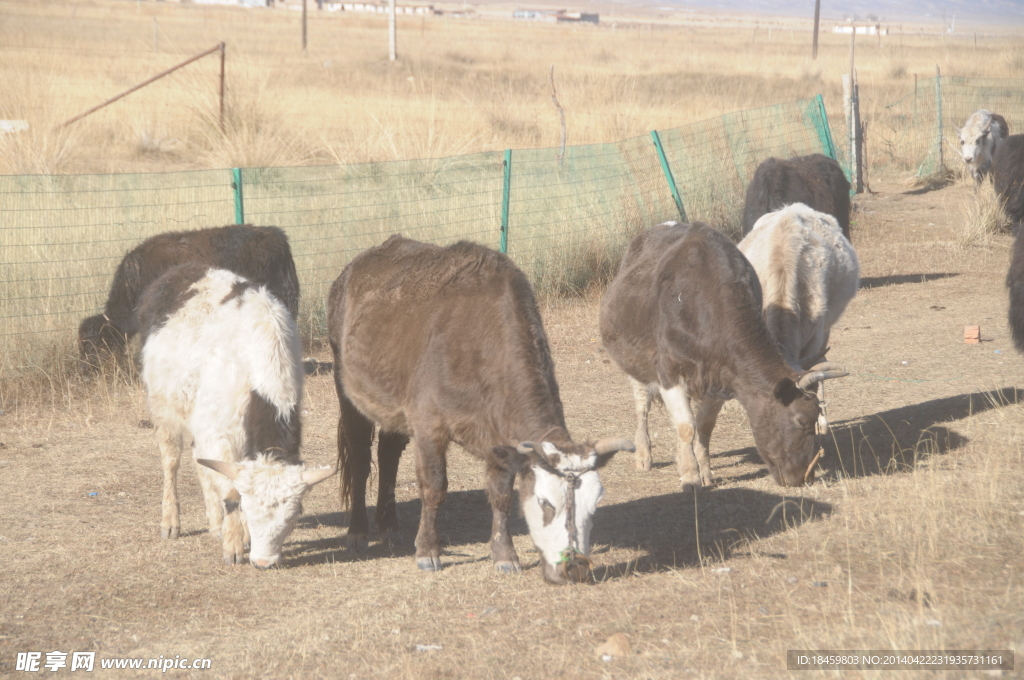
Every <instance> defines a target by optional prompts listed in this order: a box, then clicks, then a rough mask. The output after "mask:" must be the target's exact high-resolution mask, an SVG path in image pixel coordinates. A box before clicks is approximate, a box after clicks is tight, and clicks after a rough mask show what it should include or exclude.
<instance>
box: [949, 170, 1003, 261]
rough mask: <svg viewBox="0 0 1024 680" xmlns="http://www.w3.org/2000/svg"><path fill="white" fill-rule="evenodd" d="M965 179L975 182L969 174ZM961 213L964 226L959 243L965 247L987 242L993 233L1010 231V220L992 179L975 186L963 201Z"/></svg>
mask: <svg viewBox="0 0 1024 680" xmlns="http://www.w3.org/2000/svg"><path fill="white" fill-rule="evenodd" d="M963 181H966V182H970V183H971V184H973V183H974V180H973V179H972V178H971V177H969V176H968V177H965V178H964V180H963ZM961 215H962V220H963V226H962V233H961V236H960V240H959V245H960V246H961V247H964V248H967V247H970V246H974V245H978V244H984V243H987V242H988V241H989V239H990V237H991V236H992V235H993V234H1008V233H1009V231H1010V221H1009V219H1007V217H1006V213H1005V212H1004V211H1003V205H1002V202H1001V201H1000V200H999V197H998V196H997V195H996V192H995V189H994V188H993V186H992V183H991V182H990V181H989V182H984V183H982V184H981V186H977V187H975V190H974V193H973V194H972V195H971V196H970V197H968V198H967V199H966V200H965V201H964V202H963V204H962V208H961Z"/></svg>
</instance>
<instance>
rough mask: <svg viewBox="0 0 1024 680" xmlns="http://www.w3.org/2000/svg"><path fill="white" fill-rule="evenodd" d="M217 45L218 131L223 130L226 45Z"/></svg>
mask: <svg viewBox="0 0 1024 680" xmlns="http://www.w3.org/2000/svg"><path fill="white" fill-rule="evenodd" d="M218 47H220V115H219V117H218V118H217V121H218V122H219V123H220V131H221V132H224V57H225V55H224V52H225V50H226V48H227V45H225V44H224V43H223V42H221V43H220V45H218Z"/></svg>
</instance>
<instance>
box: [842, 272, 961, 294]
mask: <svg viewBox="0 0 1024 680" xmlns="http://www.w3.org/2000/svg"><path fill="white" fill-rule="evenodd" d="M954 276H960V274H959V273H958V272H944V273H941V274H896V275H894V276H868V277H865V278H863V279H861V280H860V289H861V290H865V289H867V288H882V287H883V286H896V285H900V284H903V283H925V282H926V281H935V280H936V279H949V278H952V277H954Z"/></svg>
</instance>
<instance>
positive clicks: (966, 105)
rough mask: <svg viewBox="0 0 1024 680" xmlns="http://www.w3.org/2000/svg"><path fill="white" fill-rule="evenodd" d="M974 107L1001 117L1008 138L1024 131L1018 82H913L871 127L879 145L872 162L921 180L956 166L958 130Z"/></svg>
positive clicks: (1023, 94)
mask: <svg viewBox="0 0 1024 680" xmlns="http://www.w3.org/2000/svg"><path fill="white" fill-rule="evenodd" d="M978 109H988V110H989V111H992V112H994V113H998V114H1000V115H1002V116H1003V117H1004V118H1005V119H1006V122H1007V123H1008V124H1009V126H1010V132H1011V134H1012V133H1015V132H1020V131H1024V130H1022V128H1024V88H1022V87H1021V81H1020V80H1019V79H1017V80H1014V79H1009V78H1006V79H1000V78H962V77H953V76H942V77H937V78H928V79H925V80H921V81H918V82H917V86H916V88H915V89H914V90H913V91H911V92H909V93H908V94H906V95H905V96H903V97H902V98H900V99H898V100H897V101H895V102H892V103H891V104H888V105H887V106H885V108H884V109H883V113H882V116H881V120H880V121H879V125H878V126H873V128H872V133H873V134H872V137H875V138H876V139H877V140H878V142H877V145H878V147H877V149H874V150H873V154H872V155H873V157H874V158H873V159H872V160H873V161H874V162H876V163H877V164H880V165H885V164H893V163H895V164H898V165H899V166H900V167H901V168H905V169H910V170H914V171H915V172H916V173H917V174H918V175H921V176H928V175H932V174H935V173H937V172H939V171H940V170H941V169H942V168H943V167H946V168H959V167H961V166H962V165H963V161H961V160H960V141H959V133H960V127H961V126H963V124H964V123H965V122H966V121H967V118H968V117H969V116H970V115H971V114H972V113H974V112H975V111H977V110H978Z"/></svg>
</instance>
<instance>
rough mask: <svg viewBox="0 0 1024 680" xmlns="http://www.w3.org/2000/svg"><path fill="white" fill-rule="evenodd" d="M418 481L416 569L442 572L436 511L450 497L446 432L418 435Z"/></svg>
mask: <svg viewBox="0 0 1024 680" xmlns="http://www.w3.org/2000/svg"><path fill="white" fill-rule="evenodd" d="M413 436H414V437H415V439H416V481H417V484H418V486H419V489H420V503H421V506H422V507H421V509H420V528H419V531H418V532H417V533H416V566H417V567H419V568H420V569H422V570H424V571H440V570H441V549H440V546H439V545H438V536H437V510H438V508H439V507H441V504H442V503H444V499H445V496H446V495H447V493H448V469H447V467H448V466H447V460H446V455H447V451H448V442H449V440H448V435H447V433H446V432H444V431H443V430H438V431H434V432H420V431H416V432H415V434H414V435H413Z"/></svg>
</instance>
